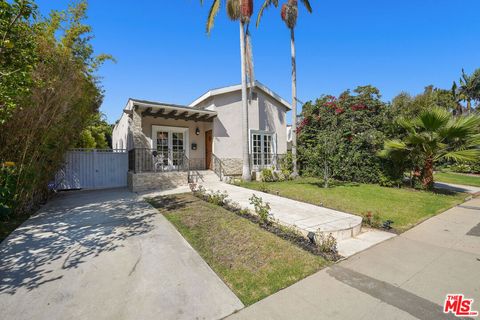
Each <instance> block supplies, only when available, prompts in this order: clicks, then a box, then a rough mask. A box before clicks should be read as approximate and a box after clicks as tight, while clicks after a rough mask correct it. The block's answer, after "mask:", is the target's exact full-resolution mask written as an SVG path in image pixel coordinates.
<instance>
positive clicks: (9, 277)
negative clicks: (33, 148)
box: [0, 189, 243, 320]
mask: <svg viewBox="0 0 480 320" xmlns="http://www.w3.org/2000/svg"><path fill="white" fill-rule="evenodd" d="M182 205H183V204H182V203H178V206H182ZM242 307H243V304H242V303H241V302H240V300H239V299H238V298H237V297H236V296H235V295H234V294H233V293H232V292H231V291H230V290H229V289H228V287H227V286H226V285H225V284H224V283H223V282H222V281H221V280H220V279H219V278H218V277H217V275H216V274H215V273H214V272H213V271H212V270H211V269H210V268H209V266H208V265H207V264H206V263H205V262H204V261H203V260H202V259H201V257H200V256H199V255H198V254H197V253H196V252H195V251H194V250H193V249H192V248H191V247H190V245H189V244H188V243H187V242H186V241H185V240H184V239H183V238H182V236H181V235H180V234H179V233H178V232H177V231H176V230H175V229H174V228H173V226H171V224H170V223H169V222H168V221H167V220H166V219H165V218H164V217H163V216H162V215H160V214H157V212H156V210H155V209H153V208H152V207H150V206H149V205H148V204H146V203H144V202H142V201H139V200H138V199H137V196H135V195H134V194H132V193H129V192H128V191H126V190H123V189H116V190H104V191H90V192H72V193H64V194H61V195H59V196H58V197H57V198H56V199H54V200H53V201H51V202H50V203H49V204H48V205H47V206H45V207H44V208H43V209H42V210H40V212H39V213H38V214H36V215H35V216H34V217H32V218H31V219H29V220H28V221H27V222H26V223H25V224H23V225H22V226H21V227H20V228H19V229H17V230H16V231H15V232H14V233H13V234H12V235H11V236H10V237H9V238H7V239H6V240H5V241H4V242H2V243H1V244H0V310H1V311H0V312H1V317H2V319H16V320H18V319H219V318H222V317H224V316H226V315H229V314H231V313H232V312H234V311H235V310H238V309H241V308H242Z"/></svg>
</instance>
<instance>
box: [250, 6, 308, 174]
mask: <svg viewBox="0 0 480 320" xmlns="http://www.w3.org/2000/svg"><path fill="white" fill-rule="evenodd" d="M301 1H302V3H303V5H304V6H305V8H306V9H307V11H308V12H310V13H311V12H312V7H311V6H310V2H309V1H308V0H301ZM271 5H273V6H275V7H278V0H265V2H264V3H263V5H262V7H261V8H260V11H259V12H258V17H257V27H258V25H259V24H260V20H261V18H262V15H263V11H264V10H265V9H266V8H267V7H269V6H271ZM297 16H298V2H297V0H288V2H287V3H285V4H283V6H282V11H281V17H282V20H283V21H284V22H285V24H286V25H287V27H288V28H289V29H290V49H291V54H292V165H293V172H292V177H297V176H298V168H297V62H296V58H295V31H294V30H295V25H296V24H297Z"/></svg>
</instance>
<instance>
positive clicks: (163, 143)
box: [152, 126, 188, 171]
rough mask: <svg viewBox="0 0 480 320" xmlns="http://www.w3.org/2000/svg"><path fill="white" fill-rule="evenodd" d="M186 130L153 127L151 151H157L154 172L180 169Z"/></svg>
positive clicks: (183, 154) (185, 143) (185, 142)
mask: <svg viewBox="0 0 480 320" xmlns="http://www.w3.org/2000/svg"><path fill="white" fill-rule="evenodd" d="M187 133H188V131H187V129H185V128H176V127H160V126H153V128H152V135H153V139H154V140H153V149H155V150H156V151H157V154H158V155H157V157H156V159H155V160H156V161H155V163H154V166H155V171H156V170H161V171H167V170H172V169H173V170H178V169H181V168H182V166H183V164H184V156H185V155H186V152H187V150H186V146H187Z"/></svg>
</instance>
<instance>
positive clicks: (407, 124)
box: [396, 117, 415, 133]
mask: <svg viewBox="0 0 480 320" xmlns="http://www.w3.org/2000/svg"><path fill="white" fill-rule="evenodd" d="M396 123H397V124H398V125H399V126H400V127H402V128H403V129H405V130H406V131H407V132H409V133H415V123H414V121H412V120H410V119H406V118H404V117H400V118H398V119H397V120H396Z"/></svg>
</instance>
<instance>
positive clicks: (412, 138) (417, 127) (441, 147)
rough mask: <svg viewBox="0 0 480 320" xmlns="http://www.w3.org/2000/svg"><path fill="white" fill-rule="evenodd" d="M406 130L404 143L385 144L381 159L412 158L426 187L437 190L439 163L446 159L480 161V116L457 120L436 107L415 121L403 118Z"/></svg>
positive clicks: (459, 117)
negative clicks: (434, 175)
mask: <svg viewBox="0 0 480 320" xmlns="http://www.w3.org/2000/svg"><path fill="white" fill-rule="evenodd" d="M397 123H398V124H399V125H400V126H401V127H402V128H404V129H405V131H406V136H405V137H404V138H403V139H402V140H398V139H397V140H387V141H385V145H384V149H383V150H382V151H381V152H380V156H382V157H385V158H389V159H392V160H393V161H395V160H399V159H401V160H405V159H411V160H413V161H412V162H414V163H416V164H418V166H419V167H420V171H421V178H422V184H423V186H424V187H425V188H426V189H431V188H432V187H433V170H434V166H435V163H437V162H438V161H440V160H442V159H446V160H452V161H455V162H475V161H478V160H479V159H480V149H479V147H480V134H479V133H478V132H479V128H480V116H478V115H467V116H458V117H454V116H453V115H452V114H451V113H450V112H448V110H446V109H444V108H440V107H433V108H432V109H427V110H424V111H422V113H421V114H420V115H419V116H417V117H415V118H412V119H404V118H400V119H399V120H397Z"/></svg>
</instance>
